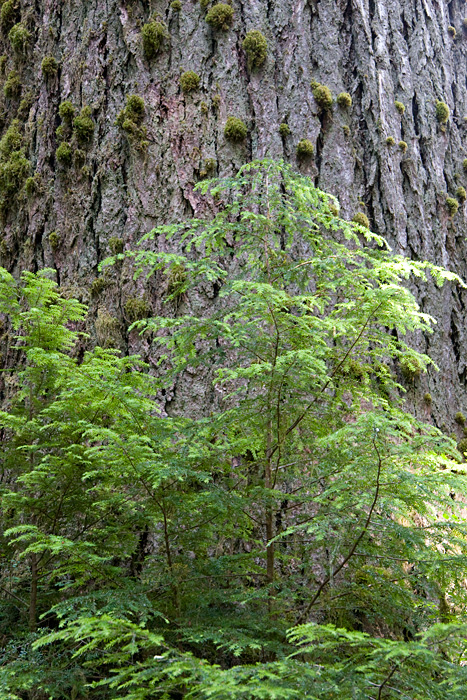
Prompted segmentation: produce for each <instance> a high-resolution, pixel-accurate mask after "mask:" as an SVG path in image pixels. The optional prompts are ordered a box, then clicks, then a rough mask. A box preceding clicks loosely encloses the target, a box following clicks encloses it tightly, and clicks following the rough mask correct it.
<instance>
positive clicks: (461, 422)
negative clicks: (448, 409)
mask: <svg viewBox="0 0 467 700" xmlns="http://www.w3.org/2000/svg"><path fill="white" fill-rule="evenodd" d="M454 420H455V421H456V423H457V424H458V425H465V416H464V414H463V413H462V411H457V413H456V415H455V416H454Z"/></svg>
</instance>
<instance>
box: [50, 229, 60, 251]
mask: <svg viewBox="0 0 467 700" xmlns="http://www.w3.org/2000/svg"><path fill="white" fill-rule="evenodd" d="M49 243H50V247H51V248H52V250H57V248H59V247H60V234H58V233H57V232H56V231H52V232H51V233H49Z"/></svg>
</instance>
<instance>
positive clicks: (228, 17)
mask: <svg viewBox="0 0 467 700" xmlns="http://www.w3.org/2000/svg"><path fill="white" fill-rule="evenodd" d="M233 16H234V11H233V7H231V6H230V5H227V4H226V3H224V2H218V3H216V4H215V5H213V6H212V7H211V9H210V10H209V12H208V13H207V15H206V22H207V23H208V24H209V25H210V26H211V27H212V28H213V29H219V30H222V31H223V32H227V31H228V30H229V29H230V27H231V26H232V22H233Z"/></svg>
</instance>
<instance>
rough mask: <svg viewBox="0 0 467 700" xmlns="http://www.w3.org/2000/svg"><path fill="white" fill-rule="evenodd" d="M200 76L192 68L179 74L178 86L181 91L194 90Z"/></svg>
mask: <svg viewBox="0 0 467 700" xmlns="http://www.w3.org/2000/svg"><path fill="white" fill-rule="evenodd" d="M199 83H200V77H199V75H198V74H197V73H195V72H194V71H192V70H187V71H185V72H184V73H182V74H181V76H180V87H181V88H182V92H184V93H189V92H195V91H196V90H198V88H199Z"/></svg>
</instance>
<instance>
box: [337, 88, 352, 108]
mask: <svg viewBox="0 0 467 700" xmlns="http://www.w3.org/2000/svg"><path fill="white" fill-rule="evenodd" d="M336 102H337V104H338V105H339V107H343V108H344V109H347V108H348V107H351V106H352V98H351V97H350V95H349V93H348V92H340V93H339V94H338V95H337V98H336Z"/></svg>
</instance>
